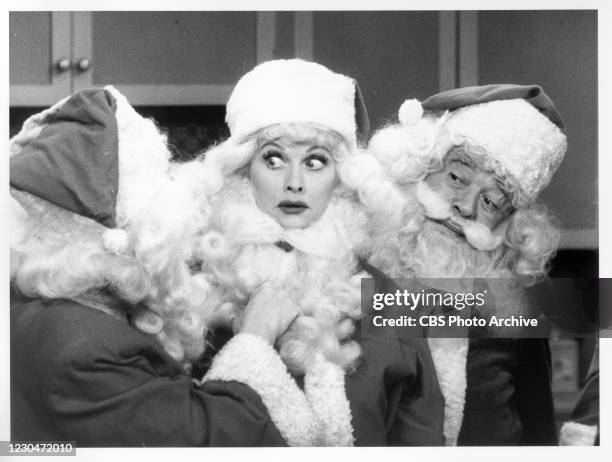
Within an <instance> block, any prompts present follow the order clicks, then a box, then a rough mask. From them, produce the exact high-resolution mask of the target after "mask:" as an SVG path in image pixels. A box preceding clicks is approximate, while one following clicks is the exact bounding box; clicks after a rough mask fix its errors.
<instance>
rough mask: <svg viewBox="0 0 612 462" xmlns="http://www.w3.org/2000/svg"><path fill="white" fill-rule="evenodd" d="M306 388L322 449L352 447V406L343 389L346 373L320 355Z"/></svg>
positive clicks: (309, 375) (305, 384) (308, 373)
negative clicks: (326, 447)
mask: <svg viewBox="0 0 612 462" xmlns="http://www.w3.org/2000/svg"><path fill="white" fill-rule="evenodd" d="M304 389H305V391H306V396H307V398H308V402H309V403H310V405H311V406H312V410H313V411H314V413H315V416H316V419H317V423H318V431H319V441H318V444H320V445H321V446H353V445H354V443H355V439H354V437H353V426H352V424H351V419H352V415H351V406H350V404H349V401H348V399H347V397H346V391H345V387H344V370H343V369H342V368H341V367H340V366H338V365H337V364H333V363H331V362H329V361H327V360H325V359H324V358H323V355H319V357H318V358H317V359H316V362H315V364H314V365H313V367H312V368H311V369H310V370H309V371H308V372H307V373H306V377H305V379H304Z"/></svg>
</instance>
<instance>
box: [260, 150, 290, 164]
mask: <svg viewBox="0 0 612 462" xmlns="http://www.w3.org/2000/svg"><path fill="white" fill-rule="evenodd" d="M263 158H264V162H265V164H266V166H267V167H269V168H281V167H284V166H285V161H284V160H283V159H282V157H281V156H280V154H278V153H277V152H267V153H266V154H264V156H263Z"/></svg>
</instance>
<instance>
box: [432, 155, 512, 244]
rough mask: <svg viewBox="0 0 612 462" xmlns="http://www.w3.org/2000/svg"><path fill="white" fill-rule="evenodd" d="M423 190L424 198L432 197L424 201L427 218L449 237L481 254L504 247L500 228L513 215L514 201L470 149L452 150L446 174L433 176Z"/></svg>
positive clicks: (499, 181)
mask: <svg viewBox="0 0 612 462" xmlns="http://www.w3.org/2000/svg"><path fill="white" fill-rule="evenodd" d="M421 190H422V191H421V192H422V194H421V197H423V196H427V195H429V196H430V197H428V198H427V200H424V201H423V200H421V202H422V204H423V206H424V208H425V214H426V215H427V217H428V219H430V220H432V221H434V222H436V223H438V224H439V225H440V226H441V227H443V229H444V231H445V232H446V233H447V234H449V235H454V236H455V237H460V238H462V239H465V240H467V241H468V242H469V243H470V244H472V246H473V247H475V248H477V249H479V250H491V249H492V248H494V247H495V246H496V245H499V243H501V240H500V237H501V233H500V231H501V230H500V229H498V228H499V227H500V225H501V224H502V223H503V222H504V220H506V218H508V217H509V216H510V215H511V214H512V212H513V207H512V202H511V199H510V197H509V194H508V193H507V192H506V191H505V189H504V184H503V181H502V179H501V178H500V177H499V176H497V175H496V174H495V173H494V172H493V171H490V170H486V169H484V168H483V166H482V165H481V162H479V160H478V156H476V155H471V154H470V153H469V152H468V150H467V149H466V148H464V147H457V148H454V149H452V150H451V151H450V152H449V153H448V154H447V155H446V157H445V159H444V163H443V168H442V170H440V171H437V172H433V173H430V174H429V175H428V176H427V177H426V178H425V180H424V187H422V188H421ZM424 191H427V192H424ZM432 203H434V204H432ZM496 231H497V232H496Z"/></svg>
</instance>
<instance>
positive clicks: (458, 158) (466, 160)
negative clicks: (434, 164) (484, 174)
mask: <svg viewBox="0 0 612 462" xmlns="http://www.w3.org/2000/svg"><path fill="white" fill-rule="evenodd" d="M450 162H451V163H453V162H456V163H458V164H461V165H465V166H466V167H470V168H474V167H475V166H476V164H475V163H474V161H473V160H472V159H470V157H469V156H467V155H466V154H460V153H459V154H456V155H455V157H454V158H452V159H451V161H450Z"/></svg>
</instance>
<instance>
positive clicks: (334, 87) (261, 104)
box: [226, 59, 370, 148]
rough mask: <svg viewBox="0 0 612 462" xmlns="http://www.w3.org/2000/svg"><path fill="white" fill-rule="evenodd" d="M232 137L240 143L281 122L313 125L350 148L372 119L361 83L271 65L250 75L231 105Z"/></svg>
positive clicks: (303, 67) (298, 66) (307, 68)
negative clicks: (366, 105) (324, 129)
mask: <svg viewBox="0 0 612 462" xmlns="http://www.w3.org/2000/svg"><path fill="white" fill-rule="evenodd" d="M226 122H227V124H228V126H229V128H230V132H231V136H232V137H235V138H238V139H242V138H244V137H247V136H249V135H252V134H253V133H255V132H256V131H258V130H260V129H262V128H265V127H268V126H271V125H276V124H283V123H312V124H316V125H320V126H322V127H325V128H329V129H331V130H334V131H336V132H337V133H339V134H340V135H341V136H342V137H343V138H344V139H345V141H346V142H347V144H348V146H349V147H350V148H353V147H355V146H356V143H357V141H358V140H359V141H362V140H365V139H366V138H367V134H368V131H369V128H370V127H369V120H368V116H367V111H366V108H365V105H364V103H363V97H362V95H361V91H360V89H359V85H358V84H357V82H356V81H355V80H354V79H352V78H350V77H347V76H345V75H341V74H337V73H335V72H332V71H330V70H329V69H328V68H326V67H325V66H322V65H320V64H317V63H313V62H308V61H303V60H300V59H280V60H274V61H267V62H264V63H262V64H260V65H258V66H256V67H255V68H254V69H252V70H251V71H250V72H248V73H246V74H245V75H244V76H243V77H242V78H241V79H240V80H239V81H238V83H237V84H236V87H235V88H234V90H233V92H232V94H231V96H230V98H229V101H228V102H227V115H226Z"/></svg>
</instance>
